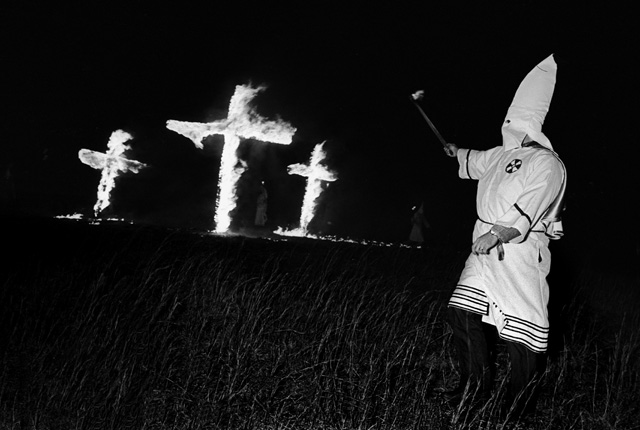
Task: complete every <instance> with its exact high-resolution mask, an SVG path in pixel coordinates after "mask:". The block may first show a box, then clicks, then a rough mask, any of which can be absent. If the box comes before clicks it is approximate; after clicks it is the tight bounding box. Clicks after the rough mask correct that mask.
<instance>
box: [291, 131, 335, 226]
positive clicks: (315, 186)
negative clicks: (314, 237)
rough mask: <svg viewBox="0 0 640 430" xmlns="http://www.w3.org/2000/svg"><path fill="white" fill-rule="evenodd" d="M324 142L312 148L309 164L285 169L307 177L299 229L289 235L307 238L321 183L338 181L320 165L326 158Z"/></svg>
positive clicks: (320, 192)
mask: <svg viewBox="0 0 640 430" xmlns="http://www.w3.org/2000/svg"><path fill="white" fill-rule="evenodd" d="M324 144H325V142H322V143H319V144H317V145H316V146H315V148H313V152H312V153H311V159H310V160H309V164H308V165H306V164H291V165H289V166H288V167H287V171H288V173H289V174H290V175H300V176H306V177H307V186H306V188H305V192H304V198H303V200H302V210H301V213H300V227H299V228H298V229H296V230H293V231H292V232H291V233H294V234H296V235H301V236H307V227H308V226H309V223H310V222H311V220H312V219H313V216H314V214H315V210H316V200H317V199H318V197H320V194H322V181H328V182H333V181H335V180H336V179H338V176H337V174H336V173H335V172H333V171H331V170H329V169H327V167H326V166H325V165H324V164H322V163H323V162H324V159H325V158H326V153H325V151H324V149H323V146H324Z"/></svg>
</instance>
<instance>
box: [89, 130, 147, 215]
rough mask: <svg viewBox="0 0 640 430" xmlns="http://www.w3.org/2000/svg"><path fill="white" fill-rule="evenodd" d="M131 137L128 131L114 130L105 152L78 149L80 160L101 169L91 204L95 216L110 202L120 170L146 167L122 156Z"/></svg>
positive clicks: (128, 170)
mask: <svg viewBox="0 0 640 430" xmlns="http://www.w3.org/2000/svg"><path fill="white" fill-rule="evenodd" d="M131 139H133V136H131V135H130V134H129V133H127V132H125V131H122V130H116V131H114V132H113V133H111V137H110V138H109V142H108V143H107V148H108V150H107V152H106V153H105V154H103V153H100V152H96V151H90V150H88V149H81V150H80V151H78V157H79V158H80V161H82V162H83V163H84V164H87V165H89V166H91V167H93V168H94V169H99V170H102V176H101V177H100V184H99V185H98V200H97V201H96V204H95V205H94V206H93V211H94V214H95V216H98V214H99V213H100V212H102V211H103V210H104V209H105V208H107V207H108V206H109V205H110V204H111V202H110V200H111V191H112V190H113V188H114V187H115V180H116V178H117V177H118V176H119V175H120V173H121V172H133V173H138V172H139V171H140V169H142V168H144V167H146V165H145V164H144V163H140V162H138V161H134V160H128V159H127V158H125V157H124V153H125V152H126V151H128V150H129V149H131V147H130V146H129V145H125V142H127V141H128V140H131Z"/></svg>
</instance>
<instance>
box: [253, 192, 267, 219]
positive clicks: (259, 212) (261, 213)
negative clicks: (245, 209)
mask: <svg viewBox="0 0 640 430" xmlns="http://www.w3.org/2000/svg"><path fill="white" fill-rule="evenodd" d="M268 198H269V195H268V194H267V189H266V188H265V187H264V182H262V183H261V184H260V193H259V194H258V200H257V205H256V217H255V220H254V224H255V225H256V226H257V227H263V226H264V225H265V224H266V223H267V199H268Z"/></svg>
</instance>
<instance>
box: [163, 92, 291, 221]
mask: <svg viewBox="0 0 640 430" xmlns="http://www.w3.org/2000/svg"><path fill="white" fill-rule="evenodd" d="M264 89H265V87H258V88H252V87H250V86H244V85H238V86H236V89H235V92H234V94H233V96H232V97H231V101H230V103H229V113H228V116H227V118H226V119H223V120H219V121H213V122H209V123H200V122H186V121H175V120H169V121H167V128H168V129H169V130H172V131H175V132H176V133H179V134H181V135H183V136H185V137H188V138H189V139H191V140H192V141H193V143H194V144H195V145H196V147H198V148H200V149H202V148H203V146H204V145H203V143H202V140H203V139H204V138H206V137H207V136H213V135H222V136H224V147H223V149H222V160H221V161H220V172H219V174H218V197H217V200H216V212H215V222H216V232H218V233H223V232H226V231H227V230H229V226H230V225H231V216H230V214H231V211H233V209H235V207H236V200H237V196H236V189H237V186H238V181H239V179H240V176H241V175H242V173H243V172H244V171H245V170H246V163H245V162H243V161H242V160H238V156H237V150H238V147H239V146H240V139H256V140H258V141H262V142H270V143H278V144H281V145H288V144H290V143H291V139H292V137H293V135H294V133H295V132H296V129H295V128H294V127H292V126H291V125H290V124H288V123H286V122H283V121H280V120H278V121H268V120H266V119H264V118H262V117H261V116H260V115H258V113H257V112H256V111H255V110H254V109H253V108H252V107H251V106H249V102H250V101H251V100H252V99H253V98H254V97H255V96H256V95H257V94H258V93H259V92H260V91H262V90H264Z"/></svg>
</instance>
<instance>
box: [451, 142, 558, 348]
mask: <svg viewBox="0 0 640 430" xmlns="http://www.w3.org/2000/svg"><path fill="white" fill-rule="evenodd" d="M458 162H459V164H460V168H459V172H458V173H459V175H460V177H461V178H465V179H476V180H478V181H479V182H478V192H477V197H476V208H477V212H478V218H479V219H478V221H476V224H475V227H474V230H473V241H474V242H475V240H476V239H477V238H478V237H480V236H482V235H483V234H485V233H487V232H488V231H489V230H490V229H491V227H492V225H493V224H498V225H501V226H504V227H514V228H516V229H518V231H520V232H521V233H522V234H521V235H520V236H518V237H516V238H515V239H513V240H511V241H510V242H509V243H506V244H504V260H502V261H500V260H498V253H497V250H496V249H493V250H491V252H490V254H488V255H474V254H471V255H469V258H468V259H467V261H466V264H465V267H464V269H463V271H462V274H461V275H460V280H459V281H458V285H457V287H456V289H455V291H454V292H453V295H452V297H451V299H450V301H449V306H454V307H458V308H461V309H465V310H467V311H470V312H475V313H479V314H481V315H483V318H482V320H483V321H484V322H486V323H489V324H492V325H495V326H496V328H497V330H498V333H499V335H500V337H501V338H503V339H506V340H510V341H514V342H519V343H522V344H524V345H525V346H526V347H528V348H529V349H531V350H532V351H535V352H544V351H546V349H547V341H548V333H549V317H548V311H547V303H548V300H549V286H548V284H547V281H546V277H547V275H548V273H549V270H550V267H551V254H550V252H549V248H548V244H549V237H548V236H547V234H546V232H547V231H548V230H549V229H548V225H547V224H546V222H545V223H543V221H542V219H543V216H544V215H545V212H546V211H547V210H548V208H549V207H550V206H551V204H552V203H553V201H554V200H555V198H556V197H557V196H558V194H559V193H560V192H561V191H562V190H563V183H564V181H565V170H564V166H563V164H562V162H561V161H560V160H559V159H558V157H557V155H556V154H555V153H554V152H552V151H550V150H548V149H541V148H534V147H528V148H520V147H518V148H515V149H510V150H505V149H504V147H502V146H499V147H496V148H493V149H490V150H487V151H475V150H468V149H460V150H459V151H458Z"/></svg>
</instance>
